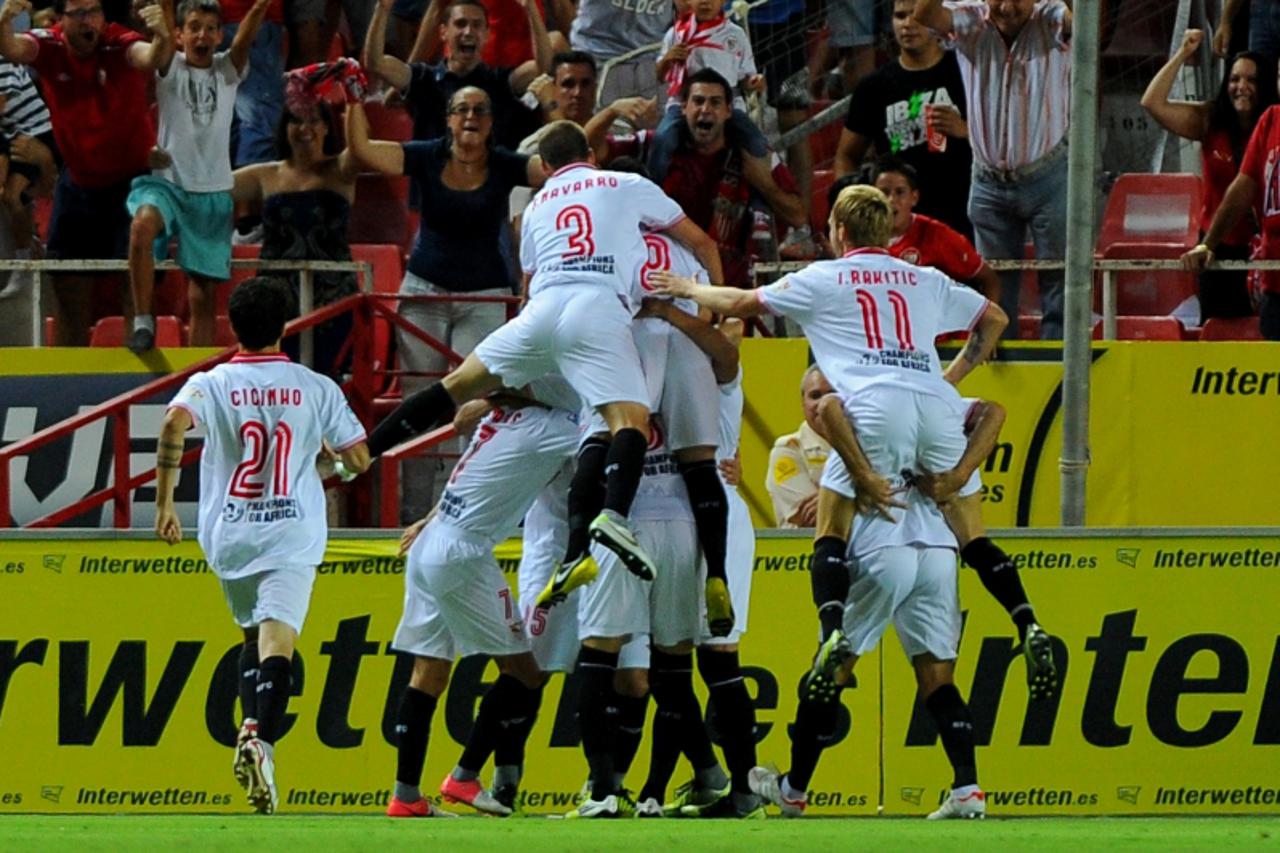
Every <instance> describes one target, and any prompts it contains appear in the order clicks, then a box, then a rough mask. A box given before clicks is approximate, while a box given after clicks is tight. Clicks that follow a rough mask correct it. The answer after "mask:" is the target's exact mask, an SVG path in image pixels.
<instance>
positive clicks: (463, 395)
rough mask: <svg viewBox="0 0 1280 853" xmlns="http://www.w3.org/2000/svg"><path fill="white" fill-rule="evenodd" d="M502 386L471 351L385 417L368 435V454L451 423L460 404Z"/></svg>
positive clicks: (389, 447) (386, 448) (376, 452)
mask: <svg viewBox="0 0 1280 853" xmlns="http://www.w3.org/2000/svg"><path fill="white" fill-rule="evenodd" d="M501 387H502V380H500V379H499V378H498V377H496V376H494V375H493V374H492V373H490V372H489V370H488V368H486V367H485V366H484V364H483V363H482V362H481V361H480V359H478V358H476V355H475V353H472V354H470V355H468V356H467V357H466V359H465V360H464V361H463V362H462V364H460V365H458V366H457V367H455V368H454V369H453V370H452V371H451V372H450V373H449V375H447V376H445V377H444V378H443V379H441V380H440V381H439V382H436V383H434V384H433V385H431V386H430V387H429V388H426V389H424V390H422V391H419V392H418V393H416V394H413V395H412V396H410V397H406V398H405V399H404V401H402V402H401V403H400V405H399V406H397V407H396V408H395V411H393V412H392V413H391V414H390V415H387V417H385V418H383V420H382V422H381V423H379V424H378V425H377V426H376V427H375V428H374V430H373V432H372V433H371V434H370V436H369V455H370V456H373V457H377V456H381V455H382V454H383V453H386V452H387V451H388V450H390V449H391V448H393V447H395V446H396V445H397V444H400V443H401V442H404V441H408V440H409V439H411V438H413V437H414V436H415V435H418V434H420V433H423V432H426V431H427V430H429V429H434V428H435V427H438V426H441V425H443V424H446V423H448V422H449V421H451V420H453V416H454V414H455V413H456V412H457V410H458V406H460V405H462V404H463V403H466V402H468V401H470V400H474V399H475V398H477V397H480V396H483V395H485V394H488V393H489V392H491V391H497V390H498V389H499V388H501Z"/></svg>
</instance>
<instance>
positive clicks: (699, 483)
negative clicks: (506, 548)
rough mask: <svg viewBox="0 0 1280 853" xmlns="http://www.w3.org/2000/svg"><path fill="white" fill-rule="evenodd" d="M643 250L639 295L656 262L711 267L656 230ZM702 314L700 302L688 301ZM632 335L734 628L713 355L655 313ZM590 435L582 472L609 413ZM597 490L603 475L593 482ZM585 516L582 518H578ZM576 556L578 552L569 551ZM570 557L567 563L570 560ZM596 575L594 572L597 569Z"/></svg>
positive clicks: (687, 270)
mask: <svg viewBox="0 0 1280 853" xmlns="http://www.w3.org/2000/svg"><path fill="white" fill-rule="evenodd" d="M610 169H611V170H612V171H619V172H628V173H632V174H639V175H647V173H646V172H645V168H644V165H643V164H642V163H640V161H639V160H635V159H634V158H629V157H620V158H618V159H617V160H615V161H614V162H613V163H612V164H611V165H610ZM643 250H644V252H645V257H644V261H643V263H642V264H641V265H640V267H639V269H638V270H637V278H636V287H635V291H634V295H633V299H634V301H636V302H639V301H640V300H641V299H643V298H644V297H645V296H647V295H651V294H652V292H653V287H652V285H650V284H649V282H648V277H649V275H650V274H652V273H653V272H656V271H657V270H668V271H672V272H675V273H677V274H679V275H684V276H688V277H690V278H694V279H697V280H699V281H706V280H707V271H706V270H705V269H704V268H703V266H702V264H701V263H699V261H698V259H697V257H695V256H694V255H693V253H692V252H690V251H689V250H688V249H686V248H685V247H684V246H683V245H682V244H680V243H678V242H677V241H675V240H672V239H671V238H669V237H667V236H666V235H665V234H662V233H657V232H646V233H645V234H644V244H643ZM684 308H685V310H686V311H688V312H689V313H691V314H697V311H698V309H697V306H695V305H692V304H686V305H684ZM632 335H633V337H634V339H635V342H636V349H637V350H638V352H639V355H640V364H641V369H642V371H643V373H644V377H645V382H646V385H647V388H648V393H649V405H650V407H651V408H652V409H653V410H654V411H658V412H661V414H662V420H663V423H664V424H666V425H667V443H668V444H669V446H670V447H671V448H672V449H673V450H674V452H675V457H676V462H677V463H678V464H679V466H680V475H681V476H682V477H683V478H684V482H685V487H686V488H688V490H689V502H690V504H691V505H692V507H693V513H694V519H695V521H696V522H697V528H698V541H699V543H700V544H701V546H702V552H703V556H704V557H705V559H706V563H707V577H706V584H705V589H704V592H703V594H704V596H705V598H706V601H707V608H706V611H707V620H708V625H709V627H710V630H711V632H712V633H713V634H715V635H717V636H723V635H724V634H726V633H728V632H729V631H730V630H732V628H733V621H734V620H733V604H732V601H731V597H730V595H729V589H728V584H727V582H726V580H725V535H726V529H727V524H728V517H729V505H728V499H727V497H726V495H725V489H724V485H723V484H722V483H721V482H720V477H719V475H718V473H717V471H716V459H715V457H716V440H717V437H718V436H717V429H718V420H717V418H718V413H717V409H716V395H715V392H714V388H715V386H716V378H715V375H714V372H713V370H712V365H711V359H710V357H709V356H708V355H707V354H706V353H705V352H703V351H702V350H700V349H699V348H698V347H697V346H696V345H695V344H694V343H693V341H691V340H690V339H689V338H688V337H687V336H686V335H681V334H673V333H672V328H671V326H670V325H669V324H668V323H664V322H662V321H661V320H659V319H656V318H644V317H639V316H638V317H636V320H635V323H634V324H633V325H632ZM588 432H589V433H590V436H589V437H588V439H587V440H586V441H585V442H584V443H583V446H582V448H581V449H580V450H579V452H578V463H579V466H580V469H581V470H582V471H583V478H582V479H583V480H585V479H586V478H587V477H588V476H590V474H591V472H593V471H601V470H603V464H604V458H605V454H606V452H607V450H608V439H609V434H608V430H607V428H606V425H605V423H604V420H603V419H602V418H601V417H600V416H599V415H597V416H596V417H594V418H593V419H592V422H591V425H590V427H589V429H588ZM590 493H591V492H590V491H589V490H588V488H587V485H586V483H580V487H579V488H578V489H575V490H574V495H575V497H578V496H584V497H585V496H587V495H589V494H590ZM595 493H596V495H597V496H598V494H599V486H598V483H597V485H596V488H595ZM598 509H599V508H598V507H597V506H595V505H594V504H590V503H589V504H587V505H586V506H582V507H578V506H575V507H574V510H573V514H575V515H576V516H577V517H578V518H579V519H580V520H581V519H586V518H590V516H591V515H593V514H594V513H595V512H597V511H598ZM580 523H581V522H580ZM569 556H570V557H572V556H573V555H569ZM567 564H568V563H567ZM578 565H579V566H580V567H581V568H580V569H579V570H578V571H576V572H568V571H566V572H559V573H556V574H555V575H553V576H552V578H551V581H550V582H549V583H548V584H547V588H546V590H545V591H544V592H543V594H542V596H541V597H540V599H539V600H540V601H541V602H542V604H544V605H550V604H552V603H554V601H556V600H558V599H559V598H561V597H563V595H564V594H565V592H566V591H567V590H572V589H574V588H576V587H577V586H580V585H581V584H582V583H583V582H584V577H580V576H579V575H584V576H585V575H587V574H589V573H590V572H591V571H592V570H593V569H594V567H593V566H590V565H588V564H582V563H580V564H578ZM591 576H594V575H593V574H592V575H591Z"/></svg>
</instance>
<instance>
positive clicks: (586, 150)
mask: <svg viewBox="0 0 1280 853" xmlns="http://www.w3.org/2000/svg"><path fill="white" fill-rule="evenodd" d="M538 156H539V157H541V158H542V162H543V163H546V164H547V165H548V166H550V167H551V168H552V169H553V170H554V169H563V168H564V167H565V166H568V165H569V164H570V163H585V162H587V161H588V160H590V159H591V144H590V143H589V142H587V134H586V133H585V132H584V131H583V129H582V128H580V127H578V126H577V125H576V124H574V123H573V122H571V121H557V122H552V123H551V124H549V125H547V132H546V133H544V134H543V135H542V139H540V140H539V141H538Z"/></svg>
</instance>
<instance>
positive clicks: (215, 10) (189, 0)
mask: <svg viewBox="0 0 1280 853" xmlns="http://www.w3.org/2000/svg"><path fill="white" fill-rule="evenodd" d="M192 12H202V13H205V14H208V15H213V16H215V17H216V18H217V19H218V20H219V21H221V20H222V7H221V6H220V5H218V0H182V2H181V3H179V4H178V11H177V18H178V21H177V23H178V27H179V28H181V27H184V26H186V23H187V15H190V14H191V13H192Z"/></svg>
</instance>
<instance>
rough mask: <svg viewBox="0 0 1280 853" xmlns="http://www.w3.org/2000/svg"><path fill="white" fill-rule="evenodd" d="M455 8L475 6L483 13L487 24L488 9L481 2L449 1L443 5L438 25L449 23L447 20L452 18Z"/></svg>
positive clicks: (469, 0)
mask: <svg viewBox="0 0 1280 853" xmlns="http://www.w3.org/2000/svg"><path fill="white" fill-rule="evenodd" d="M455 6H475V7H476V8H477V9H479V10H480V11H481V12H484V20H485V23H486V24H488V23H489V8H488V7H487V6H485V5H484V2H483V0H449V2H448V3H446V4H445V7H444V13H443V14H442V15H441V16H440V23H442V24H447V23H449V18H450V17H451V16H452V14H453V8H454V7H455Z"/></svg>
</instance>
